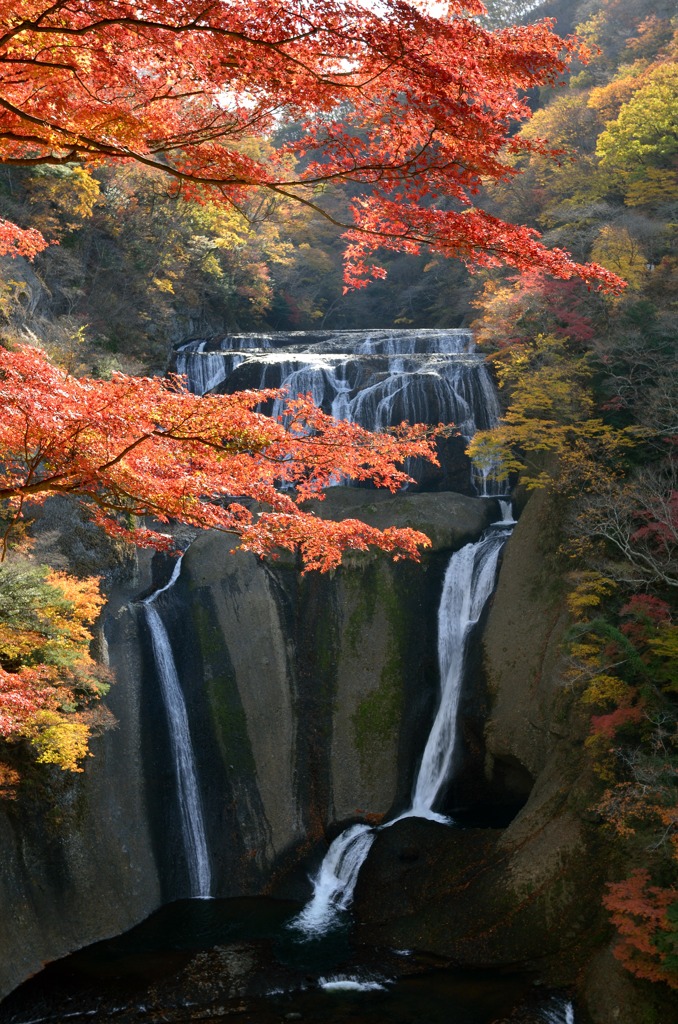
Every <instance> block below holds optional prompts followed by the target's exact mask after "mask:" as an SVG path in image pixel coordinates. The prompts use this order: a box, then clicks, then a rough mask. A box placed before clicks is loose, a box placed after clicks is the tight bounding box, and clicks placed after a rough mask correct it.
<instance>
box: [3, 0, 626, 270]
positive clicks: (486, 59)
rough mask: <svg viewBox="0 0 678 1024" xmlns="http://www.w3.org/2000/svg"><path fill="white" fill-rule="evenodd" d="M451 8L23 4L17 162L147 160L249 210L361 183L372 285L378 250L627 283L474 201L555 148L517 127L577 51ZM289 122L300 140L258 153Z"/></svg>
mask: <svg viewBox="0 0 678 1024" xmlns="http://www.w3.org/2000/svg"><path fill="white" fill-rule="evenodd" d="M438 6H439V8H441V10H440V15H439V16H438V17H433V16H431V15H429V14H427V13H426V12H425V10H424V9H422V8H420V7H419V6H415V5H410V4H406V3H401V2H388V3H384V4H381V5H379V7H378V8H373V7H371V6H370V5H363V4H358V3H356V4H352V3H349V4H347V3H341V4H338V3H336V2H335V0H314V2H313V3H312V4H307V5H303V6H300V7H296V6H289V5H286V4H285V3H282V2H280V0H266V2H265V3H264V2H260V3H252V2H251V0H247V2H244V0H242V2H241V0H237V2H234V3H229V4H228V5H219V6H212V7H208V8H205V7H204V5H203V4H201V3H198V2H197V0H172V2H171V3H166V4H163V5H162V7H160V8H159V7H158V5H156V4H151V3H145V2H142V3H136V4H132V3H128V2H127V0H97V2H95V3H91V2H89V0H88V2H86V3H85V2H84V0H52V2H48V0H42V2H36V0H22V2H19V3H16V4H13V5H12V8H11V10H6V11H5V13H4V14H3V16H2V20H1V22H0V25H1V33H0V81H1V82H2V100H1V101H0V161H1V162H3V163H5V164H9V165H20V166H27V165H28V166H38V165H52V166H53V165H64V164H72V163H74V162H76V163H84V164H85V165H88V164H92V163H94V164H96V162H98V161H100V160H101V159H102V158H108V159H125V160H127V159H133V160H135V161H137V162H139V163H141V164H144V165H145V166H149V167H153V168H156V169H158V170H160V171H162V172H163V173H165V174H166V175H168V176H169V177H170V178H171V179H172V180H173V181H174V182H175V183H176V187H177V189H179V190H180V191H181V192H182V193H183V194H185V195H196V194H199V195H201V196H206V197H216V198H218V199H219V200H220V201H226V202H228V203H232V204H234V205H236V206H239V205H240V204H242V203H243V202H245V201H246V200H247V197H248V196H249V195H250V194H251V193H252V191H253V190H254V191H259V192H263V193H271V194H274V195H277V196H284V197H288V198H293V199H295V200H296V201H298V202H301V203H305V204H310V205H311V206H312V207H313V208H315V209H319V210H322V209H323V206H322V198H321V195H320V192H321V190H322V188H323V186H325V185H327V184H332V183H334V182H337V181H349V182H352V183H354V184H356V185H357V186H359V188H358V190H357V193H356V194H355V196H354V198H353V200H352V202H351V216H352V221H351V223H348V224H345V225H343V226H345V227H346V229H347V230H346V235H345V237H346V241H347V260H346V279H347V282H348V283H350V284H354V285H360V284H363V283H365V282H366V280H368V279H369V278H370V277H374V276H377V277H378V276H380V275H381V273H382V270H381V269H380V268H379V267H378V266H377V265H375V264H374V263H373V262H372V256H373V254H374V252H375V251H376V250H377V249H379V248H386V249H395V250H402V251H406V252H417V251H418V250H419V248H420V247H421V246H422V245H427V246H428V247H429V248H430V249H431V250H433V251H434V252H439V253H442V254H443V255H448V256H449V255H453V256H457V257H459V258H461V259H463V260H465V261H468V262H470V263H480V264H484V265H489V266H494V265H498V264H500V263H502V262H507V263H510V264H512V265H514V266H517V267H524V268H526V267H529V266H531V265H534V263H535V262H537V261H538V262H540V263H541V264H542V265H543V266H544V267H545V268H547V269H548V270H549V271H550V272H552V273H555V274H558V275H560V276H564V277H571V276H573V275H578V276H581V277H583V278H584V279H586V280H593V279H599V280H604V281H606V282H607V283H608V284H611V285H613V284H614V283H615V279H614V278H613V277H612V276H611V275H609V274H607V273H606V272H605V271H603V270H602V269H600V268H595V267H593V266H589V267H580V266H577V265H576V264H575V263H573V261H572V260H571V259H570V258H569V257H568V256H567V255H566V254H565V253H564V252H562V251H555V250H549V249H547V248H546V247H544V246H543V245H542V244H541V243H540V242H539V240H538V238H537V236H536V235H535V233H534V232H533V231H529V230H527V229H525V228H522V227H519V226H513V225H510V224H507V223H505V222H502V221H500V220H499V219H497V218H494V217H492V216H490V215H489V214H487V213H485V212H484V211H483V210H482V209H480V208H479V207H477V206H476V205H474V196H475V195H476V194H477V192H478V188H479V185H480V182H481V180H504V179H507V178H510V177H512V175H513V173H514V170H513V167H512V165H511V161H510V157H512V156H515V154H517V153H520V152H528V151H544V150H545V148H546V146H545V144H544V143H543V142H542V141H541V140H539V141H527V140H520V139H518V138H516V137H515V136H514V134H513V131H512V129H513V126H514V125H515V123H516V122H519V121H521V120H525V119H526V118H528V117H529V108H528V106H527V104H526V103H525V102H524V100H523V99H521V93H522V91H523V90H526V89H529V88H531V87H533V86H538V85H545V84H549V83H553V82H555V81H556V80H557V78H558V77H559V76H560V75H561V74H562V72H563V71H564V70H565V69H566V67H567V65H568V63H569V61H570V59H571V57H572V55H573V54H574V53H577V52H580V51H579V48H578V46H577V44H575V43H574V42H572V41H563V40H561V39H559V38H558V37H557V36H555V35H554V34H553V32H552V30H551V26H550V24H549V23H548V22H542V23H538V24H534V25H529V26H520V27H516V26H510V27H507V28H503V29H500V30H497V31H494V32H492V31H490V30H488V29H486V28H484V27H482V26H481V25H480V24H479V23H478V22H477V20H475V17H474V16H477V15H479V14H482V12H483V8H482V6H481V4H480V3H478V2H477V0H464V2H458V0H452V2H450V3H447V4H445V5H438ZM283 115H284V116H285V117H287V118H294V119H295V120H297V121H299V122H300V123H301V124H302V126H303V133H302V135H301V137H300V138H297V139H295V140H294V141H292V142H290V143H289V144H288V145H286V146H283V147H282V148H281V149H280V150H278V151H277V152H276V153H272V154H270V155H268V156H267V157H266V158H262V157H258V156H252V155H250V153H249V152H248V145H247V144H248V140H250V139H251V138H252V137H261V136H262V135H266V134H267V133H270V132H271V130H272V129H273V128H274V127H275V125H276V122H277V121H278V120H279V119H280V117H281V116H283ZM290 156H294V157H296V158H298V159H299V160H300V162H299V163H298V165H297V169H295V168H294V167H293V166H291V165H290ZM326 215H328V216H329V214H326ZM2 238H3V248H4V251H5V252H20V251H23V252H26V253H28V254H29V255H32V254H33V253H35V252H36V251H37V249H38V248H40V246H41V245H44V244H45V243H44V241H41V240H40V238H39V236H38V234H37V233H36V232H35V231H32V232H30V231H29V232H28V233H26V234H24V233H22V231H21V229H19V228H18V227H16V226H15V225H12V224H9V223H6V224H4V226H3V235H2Z"/></svg>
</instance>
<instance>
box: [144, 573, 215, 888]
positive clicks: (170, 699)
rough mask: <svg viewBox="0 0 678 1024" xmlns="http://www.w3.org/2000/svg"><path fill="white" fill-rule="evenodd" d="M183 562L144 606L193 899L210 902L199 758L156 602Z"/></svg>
mask: <svg viewBox="0 0 678 1024" xmlns="http://www.w3.org/2000/svg"><path fill="white" fill-rule="evenodd" d="M180 572H181V559H180V558H179V559H177V564H176V565H175V567H174V572H173V573H172V577H171V579H170V581H169V583H167V584H166V585H165V586H164V587H161V588H160V589H159V590H156V592H155V593H154V594H153V595H152V596H151V597H149V598H147V599H146V600H145V601H144V602H143V606H144V613H145V615H146V622H147V624H148V629H149V632H150V634H151V642H152V646H153V657H154V659H155V664H156V668H157V673H158V681H159V683H160V692H161V694H162V699H163V703H164V706H165V712H166V714H167V726H168V729H169V736H170V743H171V747H172V755H173V766H174V774H175V778H176V784H177V798H178V802H179V814H180V819H181V834H182V839H183V844H184V851H185V854H186V863H187V867H188V874H189V879H190V884H191V896H196V897H202V898H207V897H209V895H210V889H211V873H210V860H209V854H208V852H207V839H206V836H205V822H204V817H203V812H202V802H201V799H200V790H199V788H198V778H197V774H196V769H195V755H194V753H193V744H192V742H191V733H190V729H189V725H188V715H187V714H186V702H185V700H184V694H183V691H182V689H181V684H180V682H179V677H178V675H177V669H176V665H175V662H174V655H173V653H172V645H171V644H170V639H169V636H168V635H167V630H166V629H165V626H164V623H163V621H162V619H161V617H160V613H159V612H158V610H157V608H155V607H154V603H155V600H156V598H157V597H158V596H159V595H160V594H162V593H163V592H164V591H166V590H169V588H170V587H172V586H173V585H174V583H175V582H176V580H177V579H178V578H179V573H180Z"/></svg>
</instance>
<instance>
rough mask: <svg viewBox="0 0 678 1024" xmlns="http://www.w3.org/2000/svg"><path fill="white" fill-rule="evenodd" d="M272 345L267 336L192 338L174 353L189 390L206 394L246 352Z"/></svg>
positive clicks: (177, 369)
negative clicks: (216, 338)
mask: <svg viewBox="0 0 678 1024" xmlns="http://www.w3.org/2000/svg"><path fill="white" fill-rule="evenodd" d="M270 344H271V343H270V341H269V339H268V337H267V336H266V335H251V336H250V335H238V334H236V335H227V336H226V337H225V338H221V339H220V340H219V341H218V342H208V341H205V340H202V339H200V338H196V339H192V340H191V341H186V342H184V344H183V345H180V346H179V348H178V349H177V350H176V352H175V366H176V372H177V373H179V374H181V375H182V376H183V377H185V378H186V383H187V386H188V390H189V391H192V392H193V393H194V394H196V395H204V394H205V393H206V392H207V391H211V390H212V388H215V387H216V386H217V384H221V382H222V381H224V380H227V378H228V377H229V376H230V374H232V373H233V371H234V369H235V368H236V366H239V365H240V363H242V362H244V360H245V358H246V356H245V355H244V354H243V352H244V351H247V350H249V351H250V352H251V351H252V350H253V349H267V348H270Z"/></svg>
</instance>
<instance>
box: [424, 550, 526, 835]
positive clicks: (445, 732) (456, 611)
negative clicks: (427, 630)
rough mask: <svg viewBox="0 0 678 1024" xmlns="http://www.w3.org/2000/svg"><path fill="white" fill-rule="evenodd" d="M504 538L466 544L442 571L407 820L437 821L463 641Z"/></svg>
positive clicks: (450, 757) (489, 586)
mask: <svg viewBox="0 0 678 1024" xmlns="http://www.w3.org/2000/svg"><path fill="white" fill-rule="evenodd" d="M506 536H507V535H506V534H505V533H504V532H503V531H493V532H490V533H488V534H487V535H486V536H485V537H483V538H481V540H479V541H478V542H477V543H476V544H467V545H466V547H463V548H462V549H461V551H457V552H455V554H453V555H452V558H451V559H450V564H449V565H448V567H447V572H446V573H445V580H444V582H443V593H442V598H441V601H440V608H439V611H438V665H439V669H440V703H439V705H438V711H437V713H436V717H435V719H434V722H433V726H432V728H431V732H430V733H429V737H428V740H427V742H426V747H425V748H424V755H423V757H422V761H421V765H420V768H419V772H418V775H417V781H416V783H415V786H414V793H413V795H412V806H411V808H410V810H409V811H407V812H406V816H408V817H418V818H437V819H439V820H440V815H438V814H436V812H435V811H434V809H433V808H434V805H435V802H436V800H437V798H438V796H439V794H440V791H441V789H442V787H443V785H444V784H445V782H446V781H447V779H448V778H449V775H450V769H451V768H452V765H453V762H454V753H455V746H456V725H457V710H458V708H459V697H460V695H461V684H462V681H463V673H464V663H465V659H466V649H467V646H468V638H469V634H470V632H471V629H472V627H473V626H474V625H475V624H476V622H477V621H478V619H479V618H480V614H481V612H482V610H483V608H484V607H485V602H486V601H487V599H488V597H489V596H490V594H491V593H492V590H493V587H494V578H495V575H496V570H497V561H498V559H499V554H500V552H501V549H502V548H503V546H504V543H505V541H506ZM442 820H445V819H442Z"/></svg>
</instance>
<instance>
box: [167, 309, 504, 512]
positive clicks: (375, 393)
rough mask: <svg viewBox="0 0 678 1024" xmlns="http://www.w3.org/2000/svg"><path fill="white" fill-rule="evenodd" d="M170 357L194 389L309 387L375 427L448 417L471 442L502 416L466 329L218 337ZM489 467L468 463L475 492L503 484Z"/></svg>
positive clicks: (331, 407)
mask: <svg viewBox="0 0 678 1024" xmlns="http://www.w3.org/2000/svg"><path fill="white" fill-rule="evenodd" d="M175 360H176V367H177V371H178V372H180V373H183V374H185V375H186V378H187V384H188V387H189V390H191V391H193V392H194V393H196V394H204V392H205V391H208V390H211V389H212V388H214V387H216V386H217V385H218V384H221V383H222V382H225V381H228V389H229V390H239V389H241V388H251V387H259V388H261V389H264V388H281V389H283V390H285V391H286V392H287V393H288V394H289V395H291V396H292V397H295V396H296V395H298V394H311V395H312V397H313V400H314V402H315V403H316V404H317V405H319V406H320V407H321V408H322V409H323V411H324V412H326V413H329V414H331V415H332V416H334V417H335V418H336V419H345V420H348V421H349V422H352V423H357V424H359V425H360V426H362V427H365V428H366V429H368V430H373V431H383V430H385V429H387V428H388V427H393V426H397V425H398V424H400V423H402V422H403V420H406V421H408V422H409V423H428V424H431V425H435V424H437V423H454V424H455V425H456V426H457V428H458V430H459V433H460V434H461V435H462V437H463V438H465V439H466V440H467V441H468V440H470V439H471V437H473V435H474V434H475V433H476V431H477V430H486V429H488V428H490V427H492V426H494V424H495V423H496V422H497V420H498V417H499V404H498V400H497V396H496V392H495V388H494V383H493V381H492V378H491V376H490V373H489V371H488V368H487V366H486V364H485V361H484V359H483V357H482V356H480V355H478V354H477V353H475V352H474V350H473V336H472V334H471V332H470V331H468V330H435V329H427V330H373V331H368V332H365V331H319V332H317V333H310V332H298V331H297V332H289V333H285V332H272V333H270V334H268V335H261V334H251V335H244V334H243V335H228V336H227V337H225V338H223V339H221V340H220V341H218V342H217V341H211V342H207V341H204V340H198V339H195V340H193V341H190V342H186V343H184V344H183V345H182V346H180V348H179V349H177V351H176V355H175ZM243 364H244V365H243ZM283 407H284V400H283V399H278V400H277V401H275V402H274V403H273V408H272V410H271V412H272V415H273V416H275V417H277V416H280V415H282V412H283ZM409 471H410V472H411V473H412V475H413V476H415V478H417V474H418V473H420V472H421V471H422V470H421V467H418V466H417V465H415V464H411V465H409ZM490 472H491V470H490V469H487V468H484V467H475V466H474V467H473V469H472V482H473V487H474V489H475V491H476V492H477V493H478V494H479V495H482V496H486V497H496V496H498V495H499V494H502V493H503V487H502V486H500V485H498V484H497V483H496V482H495V481H493V480H491V479H490Z"/></svg>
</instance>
